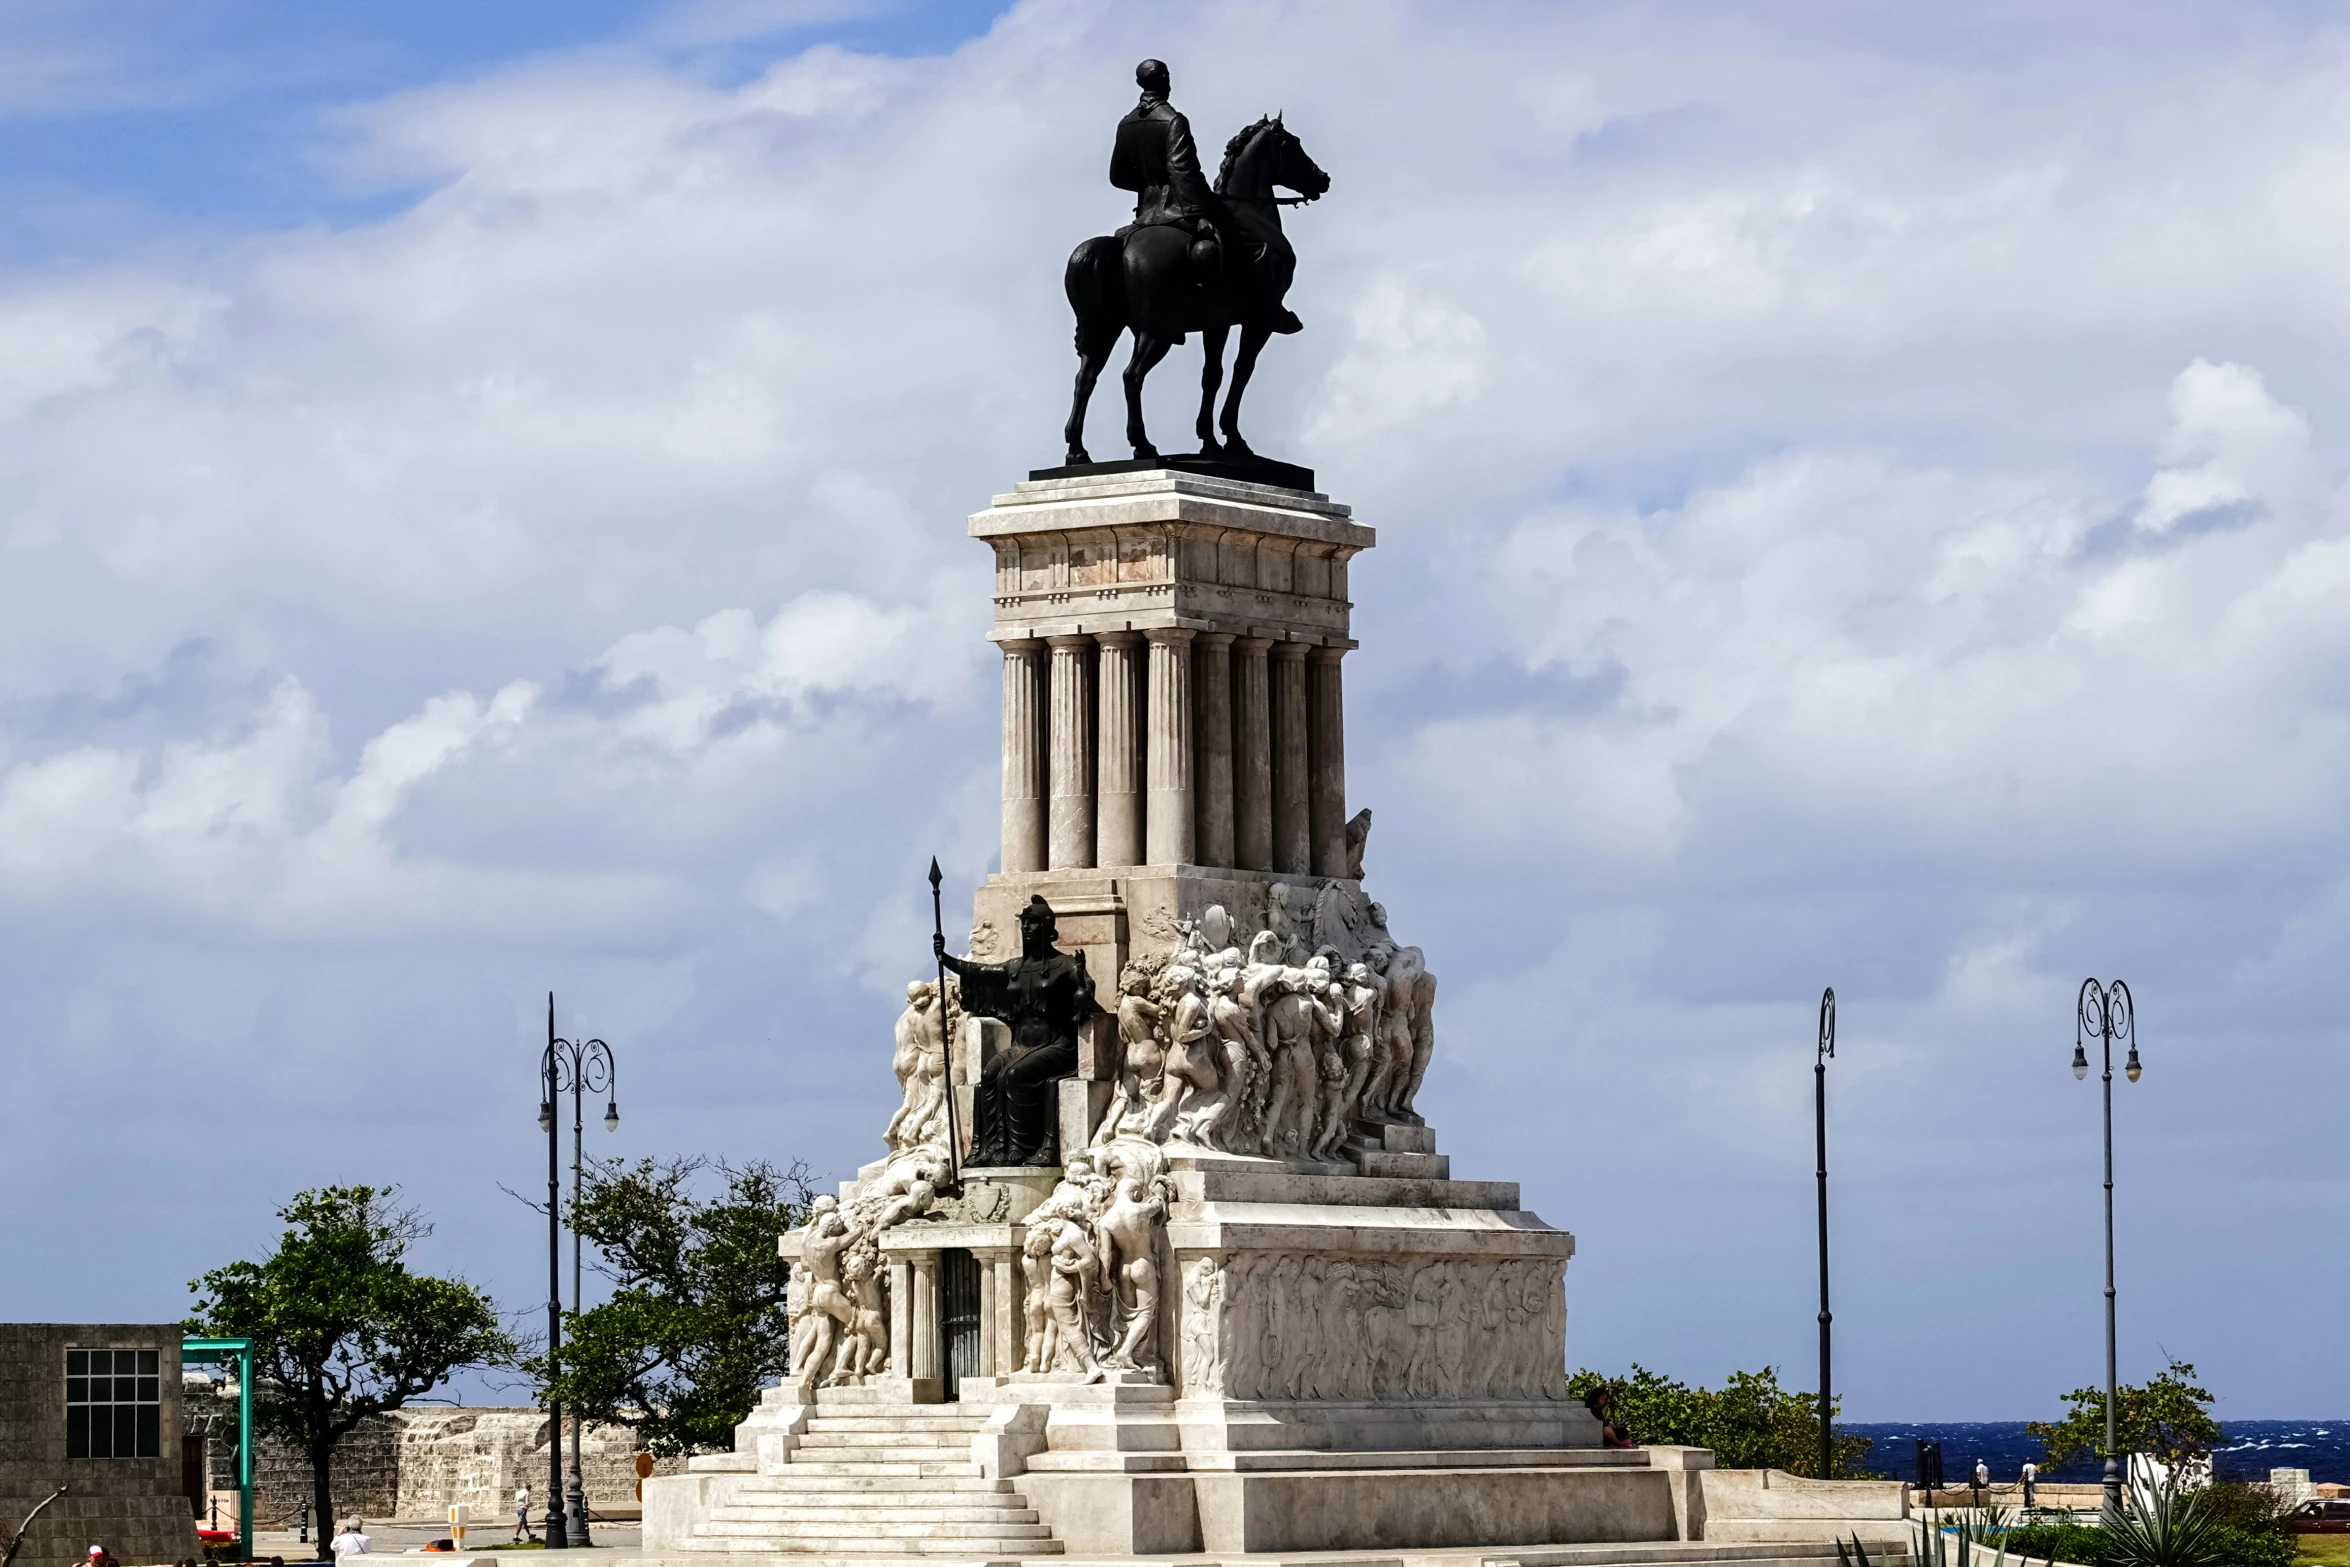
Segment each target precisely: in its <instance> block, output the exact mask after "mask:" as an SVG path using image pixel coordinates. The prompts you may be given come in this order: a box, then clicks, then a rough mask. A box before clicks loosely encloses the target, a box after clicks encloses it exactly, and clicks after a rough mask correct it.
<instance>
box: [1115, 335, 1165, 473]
mask: <svg viewBox="0 0 2350 1567" xmlns="http://www.w3.org/2000/svg"><path fill="white" fill-rule="evenodd" d="M1171 346H1173V345H1171V344H1170V343H1169V342H1168V341H1167V340H1166V339H1165V338H1163V337H1153V336H1152V335H1151V334H1150V333H1148V332H1145V331H1143V330H1142V329H1141V328H1139V327H1137V328H1136V329H1135V332H1134V352H1133V353H1132V354H1130V355H1128V356H1127V359H1126V375H1125V381H1126V441H1127V444H1128V445H1130V446H1132V447H1133V448H1134V455H1135V456H1137V457H1139V458H1144V459H1149V458H1154V457H1156V456H1158V455H1159V449H1158V448H1157V447H1155V446H1153V445H1152V444H1151V438H1150V436H1149V435H1148V434H1146V433H1145V432H1144V430H1143V427H1142V383H1143V381H1144V380H1145V378H1147V377H1148V376H1149V375H1150V373H1151V370H1152V369H1153V367H1155V366H1156V365H1157V364H1158V362H1159V361H1160V360H1162V359H1164V358H1166V357H1167V350H1168V349H1169V348H1170V347H1171Z"/></svg>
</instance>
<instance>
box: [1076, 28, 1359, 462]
mask: <svg viewBox="0 0 2350 1567" xmlns="http://www.w3.org/2000/svg"><path fill="white" fill-rule="evenodd" d="M1134 80H1135V82H1136V83H1137V84H1138V85H1139V86H1140V87H1141V88H1142V101H1141V102H1140V103H1139V104H1137V105H1135V107H1134V110H1133V112H1132V113H1130V114H1128V115H1127V116H1126V118H1124V119H1123V120H1120V121H1119V122H1118V139H1117V144H1116V147H1115V149H1114V150H1113V151H1112V152H1111V154H1110V183H1111V184H1113V185H1115V186H1117V187H1118V188H1119V189H1120V190H1130V191H1132V192H1134V221H1133V222H1132V223H1129V224H1128V225H1127V226H1126V227H1124V228H1122V229H1120V230H1119V231H1118V232H1117V233H1116V234H1105V235H1101V236H1099V237H1097V238H1094V239H1089V240H1087V241H1086V242H1085V243H1084V244H1082V245H1079V246H1078V247H1077V249H1076V252H1075V253H1074V254H1072V255H1071V256H1070V257H1069V274H1068V291H1069V308H1070V309H1072V310H1074V311H1075V312H1076V313H1077V397H1076V401H1075V403H1074V404H1073V405H1072V406H1071V408H1070V410H1069V427H1068V429H1067V431H1066V432H1065V434H1066V436H1067V438H1068V443H1069V455H1068V459H1067V460H1068V462H1069V463H1070V465H1072V466H1075V465H1078V464H1081V463H1090V462H1092V461H1093V459H1092V458H1091V457H1090V456H1088V455H1087V454H1086V450H1085V408H1086V404H1087V403H1088V402H1089V401H1091V399H1092V397H1093V387H1094V382H1095V381H1096V380H1097V379H1098V378H1099V377H1100V375H1101V373H1102V366H1103V365H1104V364H1106V363H1108V362H1109V358H1110V350H1111V349H1113V348H1115V347H1116V346H1117V345H1118V337H1119V334H1121V333H1124V332H1132V333H1133V334H1134V351H1133V353H1132V354H1131V355H1130V356H1129V357H1128V359H1127V361H1126V373H1125V382H1126V440H1127V442H1128V444H1129V445H1131V446H1132V447H1133V448H1134V455H1135V456H1136V457H1137V458H1144V459H1150V458H1156V457H1157V456H1158V455H1159V451H1158V448H1157V447H1155V446H1153V445H1151V442H1150V437H1149V435H1147V434H1146V433H1145V432H1144V430H1143V423H1142V383H1143V381H1144V379H1145V378H1146V377H1148V376H1149V375H1150V373H1151V369H1152V367H1153V366H1155V365H1157V364H1158V362H1159V361H1160V360H1161V359H1163V358H1165V357H1166V355H1167V350H1168V349H1170V348H1173V347H1174V346H1175V345H1177V344H1178V343H1181V342H1182V341H1183V339H1184V335H1185V334H1186V333H1189V332H1197V333H1199V334H1200V340H1201V345H1202V347H1203V348H1204V350H1205V359H1206V362H1205V365H1204V366H1203V368H1202V370H1201V372H1200V400H1199V441H1200V455H1201V456H1202V457H1222V458H1228V459H1242V460H1246V459H1249V458H1252V457H1254V456H1255V453H1254V452H1252V451H1251V450H1250V449H1249V444H1248V442H1246V441H1245V440H1242V439H1241V435H1240V398H1241V394H1242V393H1243V392H1245V391H1247V390H1248V382H1249V376H1250V375H1251V374H1252V373H1253V372H1254V371H1255V369H1256V366H1257V355H1258V353H1259V352H1260V351H1261V350H1262V349H1263V348H1264V346H1265V341H1266V339H1268V338H1270V337H1272V336H1273V335H1274V334H1275V333H1286V332H1295V331H1297V330H1298V329H1299V322H1298V319H1297V316H1296V315H1295V314H1294V313H1292V312H1291V310H1290V309H1289V306H1288V305H1287V303H1285V300H1286V296H1287V295H1288V293H1289V284H1290V281H1291V279H1292V278H1294V277H1295V276H1296V274H1297V252H1295V251H1294V250H1292V249H1290V246H1289V241H1288V239H1287V238H1285V237H1284V236H1283V235H1282V232H1281V209H1282V207H1283V206H1285V205H1296V204H1298V203H1300V202H1306V201H1312V200H1314V199H1315V198H1317V197H1319V196H1321V195H1322V194H1323V193H1324V192H1325V191H1327V190H1329V188H1330V176H1329V175H1327V174H1325V173H1323V172H1322V171H1321V169H1320V168H1319V167H1317V166H1316V165H1315V163H1314V160H1313V159H1312V158H1310V157H1308V156H1306V150H1305V148H1304V147H1303V146H1302V145H1300V144H1299V142H1298V139H1297V137H1296V136H1294V135H1292V134H1291V133H1290V131H1289V129H1288V127H1286V126H1284V125H1283V124H1282V123H1281V116H1280V115H1278V114H1274V115H1268V116H1267V117H1265V118H1264V119H1261V120H1259V121H1257V122H1256V124H1254V125H1251V126H1249V127H1248V128H1246V129H1245V130H1243V131H1242V132H1241V133H1240V134H1239V135H1237V136H1235V137H1233V138H1232V140H1231V141H1230V142H1228V143H1227V144H1226V145H1225V148H1224V164H1223V167H1222V168H1220V169H1218V170H1217V172H1216V182H1215V184H1214V185H1213V186H1212V187H1211V186H1210V185H1209V184H1208V182H1207V181H1206V179H1204V178H1203V177H1202V176H1201V173H1200V161H1199V148H1198V146H1197V145H1196V144H1194V142H1193V141H1192V139H1191V122H1190V121H1189V120H1186V119H1185V118H1184V117H1183V115H1182V114H1181V113H1180V112H1179V111H1178V110H1177V109H1176V108H1175V106H1174V105H1173V104H1172V103H1170V102H1168V101H1167V91H1168V79H1167V68H1166V67H1165V66H1164V65H1162V64H1160V63H1159V62H1158V61H1156V60H1145V61H1143V62H1142V64H1140V65H1138V66H1136V67H1135V68H1134ZM1276 190H1291V191H1295V192H1297V195H1295V196H1293V197H1283V196H1277V195H1275V194H1274V192H1275V191H1276ZM1234 327H1238V328H1239V329H1240V352H1239V355H1238V356H1237V357H1236V358H1235V359H1234V361H1233V365H1232V390H1231V391H1230V393H1228V394H1227V395H1226V396H1225V399H1224V411H1223V414H1222V416H1221V418H1220V419H1219V418H1218V417H1216V392H1217V389H1218V388H1219V387H1221V386H1222V385H1223V382H1224V343H1225V339H1226V337H1227V336H1228V335H1229V334H1230V333H1231V331H1232V329H1233V328H1234ZM1219 429H1221V430H1222V432H1223V438H1222V439H1221V440H1220V441H1219V440H1218V438H1217V432H1218V430H1219Z"/></svg>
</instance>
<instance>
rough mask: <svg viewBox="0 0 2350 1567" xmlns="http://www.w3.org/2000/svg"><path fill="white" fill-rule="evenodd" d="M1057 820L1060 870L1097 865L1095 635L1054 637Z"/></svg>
mask: <svg viewBox="0 0 2350 1567" xmlns="http://www.w3.org/2000/svg"><path fill="white" fill-rule="evenodd" d="M1050 640H1051V642H1052V647H1053V672H1052V693H1053V716H1052V724H1051V741H1052V756H1053V764H1052V789H1053V792H1052V825H1051V842H1050V844H1049V845H1048V846H1047V854H1046V858H1047V860H1048V862H1049V867H1050V868H1051V869H1053V870H1056V871H1061V870H1082V869H1083V868H1085V867H1086V866H1089V865H1091V864H1093V693H1092V691H1090V690H1089V689H1087V680H1086V674H1087V671H1086V667H1085V666H1086V664H1087V662H1088V658H1087V655H1088V654H1090V653H1091V652H1092V651H1093V638H1091V637H1075V636H1072V637H1053V638H1051V639H1050Z"/></svg>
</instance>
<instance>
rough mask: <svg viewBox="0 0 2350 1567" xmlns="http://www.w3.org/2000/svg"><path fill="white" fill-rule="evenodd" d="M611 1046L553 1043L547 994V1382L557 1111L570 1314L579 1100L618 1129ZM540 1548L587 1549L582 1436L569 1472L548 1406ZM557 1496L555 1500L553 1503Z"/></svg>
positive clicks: (556, 1284) (553, 1313) (558, 1329)
mask: <svg viewBox="0 0 2350 1567" xmlns="http://www.w3.org/2000/svg"><path fill="white" fill-rule="evenodd" d="M613 1075H614V1074H613V1069H612V1047H611V1046H609V1045H607V1044H605V1043H604V1042H603V1041H602V1040H600V1039H586V1040H570V1039H558V1038H556V1037H555V993H554V992H553V991H551V990H550V991H548V992H547V1049H546V1053H545V1054H544V1055H542V1056H541V1057H540V1058H539V1088H540V1097H539V1129H540V1130H541V1131H543V1132H545V1133H546V1134H547V1370H548V1373H549V1375H550V1376H552V1375H554V1374H555V1373H557V1372H560V1371H561V1370H562V1365H563V1358H562V1356H563V1209H562V1189H561V1187H560V1185H559V1184H558V1183H559V1182H560V1180H561V1173H560V1172H561V1161H562V1136H563V1134H562V1127H561V1125H560V1122H559V1117H558V1116H557V1115H556V1113H555V1112H556V1107H557V1104H558V1102H559V1101H560V1099H561V1097H562V1096H563V1095H564V1094H565V1093H569V1094H570V1095H571V1212H572V1221H571V1309H572V1310H574V1311H577V1310H578V1309H579V1307H580V1293H579V1194H580V1166H581V1165H582V1164H583V1163H584V1162H585V1161H584V1159H583V1156H582V1152H581V1146H580V1139H581V1135H582V1129H583V1126H584V1123H583V1121H582V1119H581V1115H582V1112H581V1108H580V1102H581V1096H582V1095H583V1094H591V1093H592V1094H603V1095H604V1096H605V1100H604V1130H605V1131H607V1132H617V1131H619V1130H620V1104H619V1101H618V1100H617V1099H615V1098H613V1097H612V1086H613ZM547 1431H548V1442H547V1504H546V1507H545V1509H544V1511H545V1514H546V1520H547V1549H548V1550H550V1551H559V1550H565V1549H568V1548H569V1547H571V1546H574V1545H587V1544H589V1543H590V1542H589V1540H588V1521H587V1485H586V1481H585V1479H584V1477H583V1476H582V1475H581V1473H580V1452H579V1450H580V1445H581V1442H582V1441H583V1439H584V1438H585V1437H586V1435H587V1428H586V1426H585V1424H584V1423H583V1424H582V1425H581V1426H580V1428H579V1429H578V1430H577V1431H575V1432H573V1433H572V1438H571V1470H570V1473H569V1475H568V1476H566V1475H565V1473H564V1467H563V1405H562V1402H561V1400H559V1399H552V1398H550V1399H548V1400H547ZM558 1498H560V1500H558Z"/></svg>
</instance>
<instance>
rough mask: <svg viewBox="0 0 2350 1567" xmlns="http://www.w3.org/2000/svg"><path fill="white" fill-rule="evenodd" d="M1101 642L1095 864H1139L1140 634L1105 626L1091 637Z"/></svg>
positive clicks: (1096, 684)
mask: <svg viewBox="0 0 2350 1567" xmlns="http://www.w3.org/2000/svg"><path fill="white" fill-rule="evenodd" d="M1094 640H1095V641H1096V642H1097V643H1098V644H1100V647H1101V656H1100V659H1099V660H1098V661H1097V662H1096V664H1095V665H1094V689H1095V690H1096V691H1097V692H1099V693H1100V706H1099V709H1098V714H1097V716H1098V717H1099V719H1100V722H1101V753H1100V754H1101V765H1100V768H1099V770H1098V771H1097V772H1096V773H1095V775H1094V786H1095V788H1096V789H1097V790H1099V792H1100V793H1099V799H1098V802H1097V808H1096V811H1095V816H1094V819H1095V820H1096V821H1097V822H1099V823H1100V824H1101V825H1100V829H1099V831H1098V832H1097V833H1096V835H1095V838H1094V846H1093V847H1094V856H1093V863H1094V864H1096V865H1104V866H1108V865H1140V864H1141V863H1142V789H1143V778H1142V703H1141V696H1142V691H1141V686H1142V659H1141V656H1140V655H1141V651H1142V638H1141V637H1139V636H1137V635H1136V634H1135V633H1133V632H1131V631H1108V632H1104V633H1102V634H1101V635H1100V636H1098V637H1096V638H1095V639H1094Z"/></svg>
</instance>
